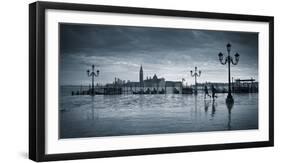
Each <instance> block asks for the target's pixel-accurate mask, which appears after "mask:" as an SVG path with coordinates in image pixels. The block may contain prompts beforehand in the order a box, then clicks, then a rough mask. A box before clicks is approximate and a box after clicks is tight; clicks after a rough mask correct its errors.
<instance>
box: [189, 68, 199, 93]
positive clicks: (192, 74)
mask: <svg viewBox="0 0 281 163" xmlns="http://www.w3.org/2000/svg"><path fill="white" fill-rule="evenodd" d="M190 74H191V76H192V77H194V78H195V92H194V93H195V95H197V77H200V75H201V71H200V70H199V71H198V72H197V67H195V70H194V73H193V71H192V70H191V71H190Z"/></svg>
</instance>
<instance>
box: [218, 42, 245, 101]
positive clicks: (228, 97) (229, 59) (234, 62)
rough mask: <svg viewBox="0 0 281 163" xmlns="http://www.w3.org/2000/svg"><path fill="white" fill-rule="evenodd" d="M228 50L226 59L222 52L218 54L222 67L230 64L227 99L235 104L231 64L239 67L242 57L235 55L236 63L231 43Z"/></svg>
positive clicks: (227, 47)
mask: <svg viewBox="0 0 281 163" xmlns="http://www.w3.org/2000/svg"><path fill="white" fill-rule="evenodd" d="M226 50H227V54H228V55H227V56H226V57H225V59H224V55H223V54H222V53H221V52H220V53H219V54H218V56H219V60H220V63H221V64H222V65H225V64H227V63H228V95H227V98H226V102H231V103H233V102H234V100H233V97H232V95H231V81H230V78H231V77H230V76H231V75H230V63H232V64H233V65H237V64H238V62H239V56H240V55H239V54H238V53H236V54H235V55H234V57H235V61H234V60H233V58H232V56H230V50H231V44H230V43H228V44H227V45H226Z"/></svg>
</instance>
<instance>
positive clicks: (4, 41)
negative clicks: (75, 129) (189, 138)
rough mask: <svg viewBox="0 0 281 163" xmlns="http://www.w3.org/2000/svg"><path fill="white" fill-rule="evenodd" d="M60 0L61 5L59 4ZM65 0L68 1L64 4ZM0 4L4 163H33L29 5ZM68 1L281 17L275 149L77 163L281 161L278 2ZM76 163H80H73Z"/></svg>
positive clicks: (0, 151)
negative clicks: (30, 156)
mask: <svg viewBox="0 0 281 163" xmlns="http://www.w3.org/2000/svg"><path fill="white" fill-rule="evenodd" d="M58 1H59V0H58ZM60 1H62V0H60ZM31 2H33V1H31V0H26V1H23V0H2V1H1V4H0V21H1V25H0V74H1V80H0V96H1V98H0V99H1V100H0V105H1V107H0V121H1V123H0V129H1V133H0V162H3V163H4V162H31V161H30V160H28V159H27V151H28V4H29V3H31ZM67 2H76V3H92V4H105V5H106V4H107V5H122V6H136V7H150V8H167V9H180V10H194V11H210V12H227V13H238V14H257V15H270V16H275V83H276V84H275V147H270V148H255V149H239V150H223V151H209V152H193V153H180V154H165V155H163V154H162V155H149V156H134V157H119V158H105V159H96V160H79V161H76V162H92V161H96V162H97V163H105V162H123V163H131V162H217V163H220V162H223V163H233V162H235V163H237V162H267V161H270V160H271V162H278V160H280V159H281V153H280V152H281V149H280V145H281V142H280V137H281V129H280V124H281V118H280V117H279V115H281V114H280V113H281V111H280V110H279V108H280V106H281V100H280V99H279V98H281V93H280V91H281V88H280V86H279V85H277V83H281V76H280V74H279V73H278V69H280V68H281V64H280V63H279V62H280V61H281V56H280V55H279V53H281V48H280V46H278V45H279V44H280V43H281V31H280V30H281V11H280V4H278V0H275V1H270V0H267V1H266V0H263V1H261V0H255V1H250V0H249V1H246V0H235V1H225V0H211V1H208V0H205V1H203V0H194V1H188V0H166V1H164V0H162V1H161V0H153V1H152V0H141V1H140V0H139V1H136V0H135V1H133V0H131V1H130V0H118V1H117V0H116V1H114V0H107V1H104V2H103V1H102V0H80V1H75V0H68V1H67ZM70 162H75V161H70Z"/></svg>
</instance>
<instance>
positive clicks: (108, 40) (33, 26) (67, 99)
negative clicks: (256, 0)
mask: <svg viewBox="0 0 281 163" xmlns="http://www.w3.org/2000/svg"><path fill="white" fill-rule="evenodd" d="M29 16H30V17H29V18H30V19H29V23H30V24H29V53H30V63H29V65H30V74H29V77H30V81H29V84H30V85H29V100H30V102H29V103H30V107H29V157H30V159H32V160H34V161H52V160H67V159H83V158H99V157H113V156H130V155H145V154H160V153H174V152H189V151H206V150H221V149H235V148H249V147H266V146H273V100H274V99H273V94H274V93H273V90H274V89H273V84H274V83H273V74H274V73H273V49H274V47H273V45H274V43H273V27H274V25H273V17H270V16H256V15H237V14H222V13H207V12H194V11H192V12H191V11H178V10H163V9H151V8H132V7H120V6H101V5H87V4H71V3H55V2H35V3H32V4H30V6H29Z"/></svg>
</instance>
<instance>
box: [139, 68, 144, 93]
mask: <svg viewBox="0 0 281 163" xmlns="http://www.w3.org/2000/svg"><path fill="white" fill-rule="evenodd" d="M139 75H140V78H139V79H140V80H139V84H140V87H141V88H143V87H144V82H143V70H142V65H141V67H140V74H139Z"/></svg>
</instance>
